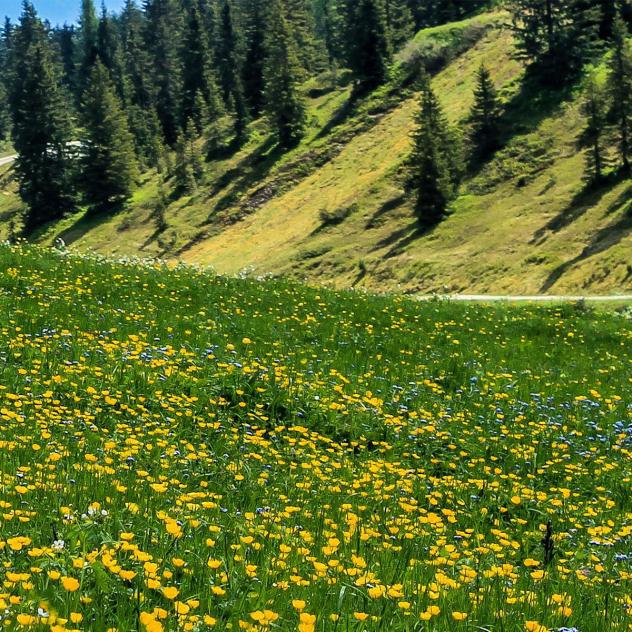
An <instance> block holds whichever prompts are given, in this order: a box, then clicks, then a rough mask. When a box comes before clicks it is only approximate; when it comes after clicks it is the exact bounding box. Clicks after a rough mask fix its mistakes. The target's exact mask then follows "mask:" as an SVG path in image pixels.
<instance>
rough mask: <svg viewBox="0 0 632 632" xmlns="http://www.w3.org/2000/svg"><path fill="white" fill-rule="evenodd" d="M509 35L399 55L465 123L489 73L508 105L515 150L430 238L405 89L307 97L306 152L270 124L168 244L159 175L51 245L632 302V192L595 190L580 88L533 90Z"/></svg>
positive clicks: (486, 24)
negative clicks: (420, 203)
mask: <svg viewBox="0 0 632 632" xmlns="http://www.w3.org/2000/svg"><path fill="white" fill-rule="evenodd" d="M503 21H504V16H502V15H498V14H488V15H483V16H479V17H476V18H473V19H471V20H467V21H465V22H461V23H458V24H453V25H448V26H445V27H439V28H435V29H429V30H427V31H422V32H421V33H420V34H418V35H417V37H416V38H415V40H414V41H413V42H411V44H410V45H409V46H408V47H407V48H406V49H405V50H404V51H402V53H401V55H400V61H401V62H402V67H404V68H408V67H409V66H410V65H411V63H413V62H414V60H415V59H416V57H420V56H421V57H422V58H424V59H425V60H426V62H429V63H430V65H431V67H433V68H434V69H435V70H437V72H436V73H435V75H434V77H433V85H434V88H435V89H436V91H437V93H438V94H439V96H440V98H441V100H442V102H443V105H444V107H445V109H446V112H447V114H448V116H449V117H450V119H451V120H452V121H453V122H455V123H458V122H459V121H461V120H462V119H463V118H464V117H465V116H466V114H467V112H468V110H469V107H470V105H471V102H472V90H473V85H474V77H475V73H476V71H477V69H478V67H479V66H480V64H481V63H485V64H486V65H487V67H488V68H489V69H490V71H491V73H492V76H493V78H494V81H495V83H496V85H497V86H498V88H499V90H500V92H501V94H502V95H503V97H504V99H505V101H506V102H507V107H506V114H505V128H506V143H505V146H504V148H503V149H502V150H501V151H500V152H499V153H498V154H497V155H496V156H495V157H494V158H493V159H492V160H491V161H490V162H489V163H488V164H487V165H484V166H483V167H482V168H481V169H480V170H479V172H478V173H476V174H471V175H470V176H469V177H468V179H467V180H466V182H465V183H464V185H463V187H462V193H461V196H460V197H459V199H458V200H457V201H456V203H455V204H454V212H453V214H452V215H451V217H450V218H449V219H448V220H447V221H445V222H444V223H443V224H441V225H440V226H438V227H437V228H436V229H434V230H433V231H431V232H429V233H425V234H421V233H419V231H418V230H417V227H416V224H415V221H414V218H413V211H412V204H411V201H410V200H409V199H407V198H406V197H405V195H404V194H403V187H402V180H403V178H402V173H401V172H402V165H403V162H404V160H405V159H406V156H407V154H408V152H409V149H410V132H411V130H412V127H413V116H414V112H415V109H416V93H415V92H414V89H413V88H411V87H410V85H408V82H407V81H405V79H404V80H402V79H401V78H400V79H399V80H398V81H396V82H394V83H393V85H391V86H389V87H386V88H384V89H382V90H381V91H379V92H378V93H377V94H375V95H372V96H371V97H370V98H369V99H367V100H366V101H365V102H362V103H349V101H348V99H349V88H348V87H345V86H342V87H337V86H336V84H335V83H333V84H332V82H331V80H330V78H323V80H322V82H321V83H318V84H317V83H316V82H314V84H313V85H310V86H308V89H309V95H310V111H311V116H312V125H311V133H310V135H309V136H308V138H306V139H305V141H304V142H303V143H302V144H301V146H299V147H298V148H296V149H295V150H294V151H292V152H290V153H289V154H285V155H283V154H278V153H277V152H276V151H275V149H274V147H273V146H272V145H271V143H270V142H269V140H268V137H267V133H266V128H265V125H264V124H263V123H262V122H261V121H260V122H257V123H256V124H255V125H254V126H253V130H252V136H251V139H250V141H249V142H248V144H247V145H246V146H244V147H242V148H241V149H240V150H238V151H237V152H235V153H234V154H233V155H230V154H227V155H225V156H223V157H221V159H219V160H214V161H213V162H211V163H210V164H209V168H208V175H207V181H206V182H205V183H204V185H202V186H200V190H199V192H198V193H196V194H195V195H193V196H191V197H180V198H178V197H177V196H173V197H172V199H171V200H170V204H169V207H168V209H167V212H166V219H167V224H168V229H167V230H166V231H164V232H158V231H157V230H156V221H155V219H154V214H155V208H156V204H157V202H156V198H157V193H158V183H157V178H156V176H155V174H149V175H148V176H146V180H145V182H144V183H143V185H142V187H141V188H140V189H139V191H138V192H137V194H136V195H135V198H134V200H133V202H132V204H131V206H130V210H129V211H127V212H124V213H122V214H120V215H118V216H116V217H114V218H109V219H85V218H83V217H81V216H76V217H72V218H68V219H67V220H65V221H64V222H62V223H61V224H58V225H56V226H51V227H49V228H48V229H47V230H46V231H44V232H43V233H42V234H41V235H40V236H39V239H40V240H41V241H44V242H52V241H54V240H55V239H56V238H58V237H61V238H62V239H64V241H66V243H71V244H73V246H74V247H78V248H84V249H85V248H89V249H94V250H97V251H99V252H104V253H111V252H114V253H117V254H141V255H149V256H161V257H165V258H173V259H183V260H185V261H191V262H196V263H200V264H204V265H212V266H213V267H215V268H216V269H217V270H218V271H219V272H223V273H230V274H234V273H238V272H248V273H252V274H256V275H261V274H285V275H289V276H293V277H296V278H305V279H307V280H310V281H315V282H319V283H331V284H334V285H336V286H349V285H355V286H361V287H365V288H367V289H371V290H404V291H408V292H429V291H442V290H443V289H446V288H447V289H450V290H452V291H472V292H513V293H535V292H556V293H557V292H584V291H590V292H595V293H600V292H623V291H625V290H630V289H632V265H631V264H632V255H631V253H632V184H631V183H630V182H618V183H616V182H615V183H611V184H609V185H608V186H604V187H603V189H601V190H597V191H586V190H585V187H584V181H583V171H584V158H583V153H582V152H581V151H579V150H578V146H577V138H578V135H579V132H580V129H581V127H582V125H583V121H582V115H581V111H580V102H581V86H578V87H576V88H575V89H574V90H569V91H566V92H559V93H553V94H551V93H547V94H542V93H541V92H539V91H538V90H537V89H535V88H533V86H530V84H529V83H528V82H526V81H525V80H524V72H523V69H522V67H521V65H520V64H519V63H518V62H517V61H515V60H514V59H513V57H512V50H513V44H512V41H511V35H510V33H509V32H508V31H506V30H503V29H502V28H500V27H501V25H502V23H503ZM411 60H412V62H411ZM446 62H447V63H446ZM413 65H414V63H413ZM167 184H168V186H171V187H172V188H173V187H174V186H175V184H174V183H167ZM6 204H7V202H6V200H5V201H3V207H2V208H3V209H4V207H5V205H6ZM4 216H7V213H4ZM5 230H6V228H5Z"/></svg>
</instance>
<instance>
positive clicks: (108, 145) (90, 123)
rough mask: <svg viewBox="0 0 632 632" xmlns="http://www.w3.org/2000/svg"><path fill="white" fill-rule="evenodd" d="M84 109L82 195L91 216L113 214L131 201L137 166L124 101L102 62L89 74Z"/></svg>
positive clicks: (97, 63) (95, 65)
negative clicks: (122, 101) (92, 214)
mask: <svg viewBox="0 0 632 632" xmlns="http://www.w3.org/2000/svg"><path fill="white" fill-rule="evenodd" d="M82 105H83V108H82V123H83V135H82V138H81V144H82V153H83V155H82V159H81V163H82V164H81V188H82V193H83V196H84V200H85V202H86V204H87V205H88V206H89V208H90V211H91V212H95V213H102V212H112V211H115V210H118V209H119V208H120V207H121V205H122V204H123V203H124V202H125V201H126V200H127V199H128V198H129V196H130V194H131V192H132V190H133V188H134V184H135V180H136V177H137V164H136V157H135V154H134V141H133V137H132V135H131V133H130V131H129V129H128V125H127V118H126V116H125V114H124V112H123V108H122V105H121V101H120V99H119V97H118V95H117V93H116V89H115V87H114V83H113V81H112V79H111V77H110V75H109V72H108V70H107V68H106V67H105V66H104V65H103V64H102V63H101V62H100V61H96V62H95V63H94V65H93V67H92V69H91V71H90V75H89V77H88V83H87V86H86V89H85V91H84V96H83V104H82Z"/></svg>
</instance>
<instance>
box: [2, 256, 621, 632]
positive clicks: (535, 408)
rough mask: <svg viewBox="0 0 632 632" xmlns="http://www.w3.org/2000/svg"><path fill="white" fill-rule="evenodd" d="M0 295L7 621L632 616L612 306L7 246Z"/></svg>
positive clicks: (200, 626)
mask: <svg viewBox="0 0 632 632" xmlns="http://www.w3.org/2000/svg"><path fill="white" fill-rule="evenodd" d="M0 311H1V312H2V313H3V314H5V315H6V318H5V319H4V320H3V321H2V322H0V430H1V433H0V483H1V485H2V496H1V498H0V553H1V554H2V556H3V563H2V566H1V567H0V578H1V579H2V592H0V617H1V618H2V624H3V625H5V626H6V627H7V629H14V628H17V629H20V628H33V629H46V628H50V629H51V630H54V631H55V632H57V631H61V630H94V631H99V632H100V631H103V632H106V631H110V632H113V631H115V630H116V631H119V632H127V631H129V630H135V629H137V628H140V629H144V630H148V631H150V632H161V631H163V630H165V631H167V630H185V631H192V632H195V631H198V630H206V629H210V628H215V629H221V630H240V629H241V630H252V631H262V630H263V631H266V630H298V631H299V632H314V631H317V630H320V631H329V630H336V629H339V630H352V631H357V632H361V631H364V630H373V629H375V630H378V629H386V628H389V627H390V628H392V629H393V630H450V631H451V630H458V629H463V630H466V629H474V628H480V629H504V630H516V631H523V630H524V631H526V632H546V631H555V630H558V629H564V628H566V629H572V628H574V627H576V628H577V629H579V630H581V632H602V631H605V630H614V631H618V630H628V629H629V626H631V625H632V599H631V598H630V595H629V590H628V587H629V585H630V580H631V579H632V570H631V566H630V565H631V564H632V550H631V549H630V541H631V540H630V538H631V536H632V506H631V504H630V494H629V489H630V481H631V476H630V463H631V462H632V461H631V460H630V457H631V456H632V408H631V407H630V402H632V381H631V380H630V377H629V367H630V366H631V364H630V360H631V356H630V354H631V349H632V328H631V327H630V325H629V322H628V321H626V320H624V319H623V318H621V317H618V316H613V315H608V314H585V313H583V312H575V311H574V310H572V309H571V308H568V309H562V308H550V309H548V310H542V309H536V308H516V309H508V308H482V307H475V306H450V305H442V304H436V305H435V304H428V305H418V304H415V303H412V302H407V301H405V300H403V299H386V298H370V297H360V296H357V295H351V294H349V295H347V294H344V293H329V292H325V291H321V290H314V289H307V288H298V287H296V286H291V285H288V284H284V283H277V284H275V283H271V284H256V283H248V282H245V281H241V280H228V279H218V278H213V277H210V276H208V275H206V274H203V273H202V272H200V271H196V270H192V269H187V268H176V269H175V270H171V271H168V270H165V269H163V268H162V267H161V266H159V265H154V264H152V265H144V266H140V265H136V264H134V265H132V264H127V265H125V266H122V265H116V264H111V263H100V262H93V261H90V260H89V259H84V258H78V257H77V258H76V257H68V256H59V255H50V254H47V253H44V252H43V251H40V250H37V249H33V248H24V247H7V246H2V247H0ZM571 333H572V334H573V335H572V336H570V335H569V334H571ZM457 341H458V344H456V343H457ZM472 626H473V627H472Z"/></svg>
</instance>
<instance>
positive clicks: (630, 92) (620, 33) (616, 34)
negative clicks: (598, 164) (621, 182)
mask: <svg viewBox="0 0 632 632" xmlns="http://www.w3.org/2000/svg"><path fill="white" fill-rule="evenodd" d="M609 65H610V72H609V77H608V86H609V92H610V100H611V107H610V119H611V120H612V122H613V124H614V126H615V128H616V133H617V139H618V145H619V156H620V159H621V165H622V167H623V171H624V173H630V153H631V143H632V49H631V47H630V43H629V41H628V29H627V27H626V25H625V23H624V21H623V20H622V19H621V18H617V19H616V20H615V22H614V27H613V32H612V53H611V56H610V62H609Z"/></svg>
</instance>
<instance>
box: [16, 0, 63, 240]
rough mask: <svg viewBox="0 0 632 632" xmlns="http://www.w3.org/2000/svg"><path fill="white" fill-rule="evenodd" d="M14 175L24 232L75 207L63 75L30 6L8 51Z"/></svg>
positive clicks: (27, 5)
mask: <svg viewBox="0 0 632 632" xmlns="http://www.w3.org/2000/svg"><path fill="white" fill-rule="evenodd" d="M11 57H12V61H11V66H12V71H13V72H12V76H11V93H10V97H9V105H10V110H11V118H12V135H13V145H14V147H15V150H16V152H17V154H18V158H17V160H16V162H15V167H14V168H15V174H16V178H17V181H18V185H19V191H20V196H21V198H22V200H23V201H24V203H25V204H26V206H27V210H26V214H25V218H24V226H25V230H26V232H32V231H33V230H34V229H36V228H38V227H39V226H41V225H43V224H44V223H46V222H49V221H51V220H55V219H59V218H60V217H62V216H63V215H64V214H65V213H66V212H68V211H71V210H72V209H73V208H74V189H73V168H72V159H71V156H70V148H69V143H70V141H71V140H72V124H71V119H70V115H69V110H68V104H67V102H66V99H65V95H64V93H63V91H62V79H61V77H62V71H61V68H60V67H59V65H58V62H57V60H56V58H55V56H54V55H53V54H52V51H51V48H50V43H49V41H48V34H47V32H46V30H45V28H44V25H43V24H42V22H41V20H40V19H39V18H38V17H37V14H36V12H35V9H34V8H33V5H32V4H31V3H30V2H24V4H23V12H22V16H21V18H20V25H19V28H18V30H17V33H16V34H15V35H14V42H13V44H12V47H11Z"/></svg>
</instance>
